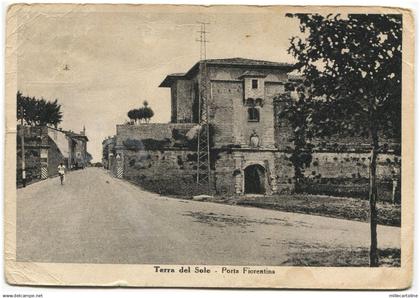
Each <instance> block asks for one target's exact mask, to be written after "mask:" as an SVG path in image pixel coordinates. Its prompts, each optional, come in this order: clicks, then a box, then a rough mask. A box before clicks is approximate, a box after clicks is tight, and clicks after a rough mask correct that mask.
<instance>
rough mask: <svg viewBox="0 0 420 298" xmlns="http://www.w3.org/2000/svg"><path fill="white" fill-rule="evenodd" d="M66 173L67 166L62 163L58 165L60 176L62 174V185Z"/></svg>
mask: <svg viewBox="0 0 420 298" xmlns="http://www.w3.org/2000/svg"><path fill="white" fill-rule="evenodd" d="M65 173H66V166H65V165H63V163H60V165H59V166H58V176H60V182H61V185H63V183H64V174H65Z"/></svg>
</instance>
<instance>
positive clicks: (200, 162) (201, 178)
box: [197, 22, 211, 193]
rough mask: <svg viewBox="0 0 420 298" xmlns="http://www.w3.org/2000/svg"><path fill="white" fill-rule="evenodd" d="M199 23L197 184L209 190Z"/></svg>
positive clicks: (203, 34)
mask: <svg viewBox="0 0 420 298" xmlns="http://www.w3.org/2000/svg"><path fill="white" fill-rule="evenodd" d="M199 24H200V27H201V28H200V31H198V32H199V33H200V38H199V39H197V41H198V42H200V62H199V85H198V92H199V97H198V98H199V99H198V123H199V124H200V130H199V132H198V135H197V184H198V185H200V186H202V187H203V188H204V189H206V191H207V193H210V192H211V187H210V185H211V183H210V179H211V169H210V131H209V119H208V114H209V106H208V92H207V90H208V88H207V85H208V74H207V43H208V42H209V41H208V39H207V33H208V32H207V31H206V25H208V24H209V23H204V22H199Z"/></svg>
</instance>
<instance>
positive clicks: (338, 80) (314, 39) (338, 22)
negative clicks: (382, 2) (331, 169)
mask: <svg viewBox="0 0 420 298" xmlns="http://www.w3.org/2000/svg"><path fill="white" fill-rule="evenodd" d="M287 16H289V17H295V18H297V19H298V20H299V22H300V26H299V27H300V31H301V33H302V35H301V36H295V37H292V38H291V46H290V48H289V53H291V54H292V55H293V56H294V57H295V58H296V60H297V64H296V67H297V68H298V69H299V70H300V72H301V74H302V76H303V78H304V81H303V84H304V88H305V90H306V92H304V93H305V94H303V95H301V96H303V97H306V99H305V100H304V101H302V103H303V104H304V105H305V106H306V107H307V112H308V116H307V118H306V124H305V125H306V128H307V129H308V130H310V131H311V132H312V133H313V134H314V135H316V136H321V137H325V136H330V135H334V134H340V135H350V136H361V137H366V138H368V139H369V140H370V145H371V156H370V165H369V170H370V171H369V172H370V174H369V206H370V226H371V247H370V265H371V266H378V251H377V234H376V226H377V209H376V201H377V185H376V180H377V178H376V164H377V156H378V152H379V151H380V149H381V146H380V143H379V142H380V138H381V137H394V138H398V139H400V138H401V67H402V61H401V50H402V17H401V15H383V14H381V15H380V14H367V15H366V14H349V15H345V16H341V15H327V16H321V15H318V14H295V15H291V14H288V15H287ZM305 102H306V103H308V104H305Z"/></svg>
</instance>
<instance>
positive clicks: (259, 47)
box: [17, 5, 299, 161]
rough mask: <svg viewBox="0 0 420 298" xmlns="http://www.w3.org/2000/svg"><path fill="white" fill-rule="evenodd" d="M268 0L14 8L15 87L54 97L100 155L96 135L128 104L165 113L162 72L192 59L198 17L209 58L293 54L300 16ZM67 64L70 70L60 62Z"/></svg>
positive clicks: (162, 117)
mask: <svg viewBox="0 0 420 298" xmlns="http://www.w3.org/2000/svg"><path fill="white" fill-rule="evenodd" d="M284 13H285V12H281V11H278V10H277V11H275V10H274V9H269V8H258V7H248V8H241V9H238V8H231V7H212V8H205V7H195V8H191V7H183V6H166V7H158V6H152V7H151V6H144V5H143V6H142V5H138V6H133V5H131V6H109V5H108V6H106V7H100V6H94V7H92V6H89V5H88V6H83V5H78V6H64V7H62V8H57V6H56V7H49V6H39V7H37V6H34V7H29V6H27V7H24V8H23V9H22V10H20V11H18V12H17V14H18V32H17V36H18V47H17V56H18V58H17V59H18V61H17V65H18V70H17V78H18V80H17V81H18V90H20V91H21V92H22V93H23V94H24V95H28V96H35V97H43V98H45V99H47V100H54V99H58V102H59V104H61V106H62V112H63V122H62V123H61V125H60V126H61V127H62V128H63V129H66V130H73V131H76V132H79V131H81V130H82V128H83V126H85V127H86V134H87V136H88V138H89V143H88V151H89V152H90V153H91V154H92V155H93V161H100V160H101V157H102V156H101V154H102V141H103V140H104V139H105V138H106V137H107V136H111V135H114V134H115V132H116V125H117V124H122V123H124V122H125V121H126V120H127V119H128V118H127V111H129V110H130V109H132V108H137V107H140V106H141V105H142V102H143V101H144V100H147V101H148V102H149V105H150V107H151V108H152V109H153V110H154V112H155V115H154V117H153V118H152V122H164V123H166V122H169V121H170V89H169V88H159V87H158V86H159V84H160V83H161V81H163V79H164V78H165V76H166V75H167V74H170V73H175V72H185V71H187V70H188V69H190V68H191V67H192V66H193V65H194V64H195V63H196V62H197V61H198V60H199V58H200V44H199V43H198V42H196V39H197V38H198V36H199V33H198V32H197V31H198V30H199V29H200V27H199V24H197V22H198V21H206V22H210V23H211V24H210V25H208V31H209V35H208V38H209V40H210V43H209V44H208V48H207V57H208V58H231V57H243V58H250V59H262V60H270V61H277V62H293V58H292V57H291V56H290V55H289V54H287V48H288V46H289V38H290V37H291V36H294V35H298V34H299V30H298V23H297V21H296V20H294V19H290V18H286V17H285V16H284ZM66 65H68V68H69V70H64V68H65V66H66Z"/></svg>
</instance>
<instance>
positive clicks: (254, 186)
mask: <svg viewBox="0 0 420 298" xmlns="http://www.w3.org/2000/svg"><path fill="white" fill-rule="evenodd" d="M244 175H245V177H244V182H245V193H246V194H265V192H266V189H265V180H266V179H265V168H264V167H263V166H261V165H258V164H253V165H250V166H248V167H246V168H245V170H244Z"/></svg>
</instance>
